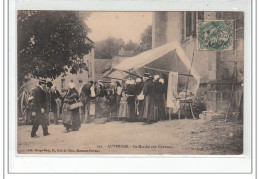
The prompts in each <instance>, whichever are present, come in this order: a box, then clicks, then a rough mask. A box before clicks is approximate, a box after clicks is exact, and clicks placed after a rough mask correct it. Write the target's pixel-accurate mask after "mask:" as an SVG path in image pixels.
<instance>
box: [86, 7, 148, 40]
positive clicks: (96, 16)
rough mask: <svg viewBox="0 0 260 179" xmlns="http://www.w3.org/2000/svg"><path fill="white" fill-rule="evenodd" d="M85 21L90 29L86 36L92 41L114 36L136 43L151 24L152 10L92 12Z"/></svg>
mask: <svg viewBox="0 0 260 179" xmlns="http://www.w3.org/2000/svg"><path fill="white" fill-rule="evenodd" d="M85 22H86V23H87V25H88V27H89V28H90V29H91V30H92V32H91V33H89V34H88V37H89V38H90V39H92V40H93V41H94V42H97V41H100V40H105V39H107V38H108V37H115V38H121V39H123V40H124V41H125V42H128V41H129V40H132V41H133V42H136V43H138V42H139V41H140V36H141V34H142V32H143V31H144V30H145V29H146V28H147V26H148V25H151V24H152V12H92V13H91V15H90V16H89V17H88V19H87V20H86V21H85Z"/></svg>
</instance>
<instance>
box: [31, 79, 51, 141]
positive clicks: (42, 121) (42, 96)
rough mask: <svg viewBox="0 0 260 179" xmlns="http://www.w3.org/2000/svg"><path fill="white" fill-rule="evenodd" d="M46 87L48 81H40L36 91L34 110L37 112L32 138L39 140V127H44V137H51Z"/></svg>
mask: <svg viewBox="0 0 260 179" xmlns="http://www.w3.org/2000/svg"><path fill="white" fill-rule="evenodd" d="M45 85H46V80H40V81H39V86H37V87H36V88H35V89H34V110H35V112H36V117H35V120H34V123H33V127H32V132H31V137H33V138H37V137H38V136H37V135H36V132H37V130H38V127H39V125H42V130H43V135H44V136H47V135H50V134H49V132H48V126H47V123H48V121H47V119H46V114H45V113H46V111H47V98H46V92H45V91H44V88H45Z"/></svg>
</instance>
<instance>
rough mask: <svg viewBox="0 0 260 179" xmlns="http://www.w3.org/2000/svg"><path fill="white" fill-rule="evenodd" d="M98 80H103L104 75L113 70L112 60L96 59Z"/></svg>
mask: <svg viewBox="0 0 260 179" xmlns="http://www.w3.org/2000/svg"><path fill="white" fill-rule="evenodd" d="M94 60H95V76H96V80H98V79H101V77H102V75H103V73H105V72H106V71H108V70H110V69H111V65H112V60H111V59H94Z"/></svg>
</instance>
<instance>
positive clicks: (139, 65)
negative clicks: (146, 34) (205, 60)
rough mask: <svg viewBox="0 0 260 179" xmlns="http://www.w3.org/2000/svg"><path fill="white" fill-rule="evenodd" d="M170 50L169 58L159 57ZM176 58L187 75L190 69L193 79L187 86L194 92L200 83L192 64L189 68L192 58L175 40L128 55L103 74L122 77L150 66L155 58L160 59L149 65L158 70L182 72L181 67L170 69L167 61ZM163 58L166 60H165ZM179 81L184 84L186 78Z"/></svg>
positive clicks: (109, 76) (110, 76)
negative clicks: (131, 55)
mask: <svg viewBox="0 0 260 179" xmlns="http://www.w3.org/2000/svg"><path fill="white" fill-rule="evenodd" d="M170 52H172V53H173V54H174V55H173V56H172V57H171V58H161V57H163V56H164V55H166V54H169V53H170ZM176 58H177V59H178V60H180V61H181V62H182V64H183V67H184V68H185V69H186V70H185V71H186V75H188V72H189V71H190V75H191V76H193V80H192V79H191V80H190V81H189V85H188V86H189V89H190V90H191V91H194V92H196V91H197V89H198V87H199V84H200V77H199V75H198V73H197V71H196V69H195V68H194V66H192V68H191V60H192V59H188V57H187V56H186V54H185V52H184V51H183V49H182V48H181V46H180V44H179V43H178V42H176V41H173V42H170V43H167V44H165V45H162V46H160V47H157V48H153V49H151V50H148V51H145V52H143V53H141V54H139V55H137V56H134V57H129V58H127V59H125V60H124V61H122V62H121V63H119V64H118V65H117V66H115V67H113V69H112V70H111V71H110V72H109V73H107V74H106V75H104V76H106V77H108V78H120V79H124V78H126V77H127V76H128V75H129V72H131V73H135V72H137V74H138V73H139V72H140V70H141V71H142V69H145V68H147V65H148V66H149V65H150V66H151V64H153V63H154V62H156V60H158V59H160V62H158V63H157V62H156V63H154V64H153V65H152V66H151V67H153V68H157V69H158V70H167V71H175V72H179V73H182V72H183V71H182V70H183V69H180V68H179V67H178V68H176V69H175V70H174V69H172V66H171V65H170V63H168V62H171V61H173V60H176ZM165 60H166V61H167V62H165ZM140 75H141V74H140ZM180 82H183V83H184V84H186V83H187V80H186V79H180Z"/></svg>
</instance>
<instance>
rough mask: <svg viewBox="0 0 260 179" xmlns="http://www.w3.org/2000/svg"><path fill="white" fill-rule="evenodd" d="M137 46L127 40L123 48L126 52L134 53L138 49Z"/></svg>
mask: <svg viewBox="0 0 260 179" xmlns="http://www.w3.org/2000/svg"><path fill="white" fill-rule="evenodd" d="M138 46H139V44H137V43H134V42H133V41H132V40H129V41H128V42H127V43H126V44H125V46H124V50H126V51H134V52H135V51H136V50H137V48H138Z"/></svg>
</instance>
